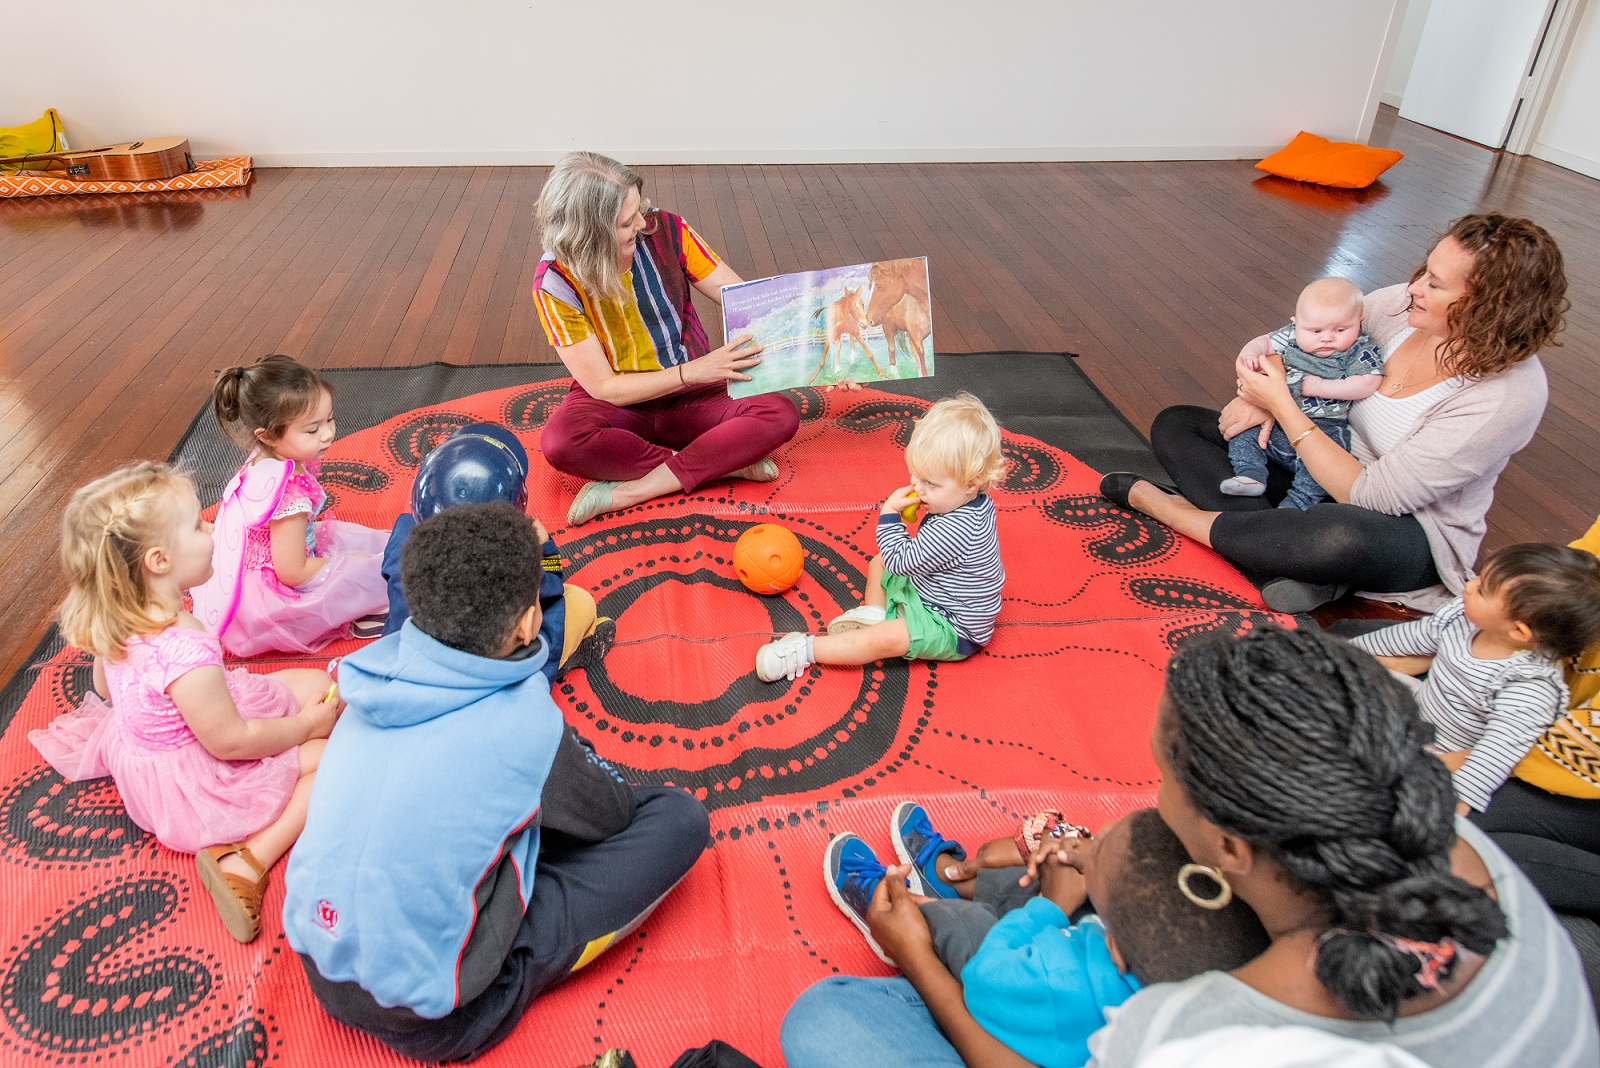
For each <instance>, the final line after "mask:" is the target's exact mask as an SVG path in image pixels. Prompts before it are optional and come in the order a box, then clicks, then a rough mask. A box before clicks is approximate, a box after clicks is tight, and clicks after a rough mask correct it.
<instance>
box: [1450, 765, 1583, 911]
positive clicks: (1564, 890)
mask: <svg viewBox="0 0 1600 1068" xmlns="http://www.w3.org/2000/svg"><path fill="white" fill-rule="evenodd" d="M1472 822H1473V823H1476V824H1477V825H1478V827H1479V828H1480V829H1481V830H1483V831H1486V832H1488V834H1489V837H1491V838H1493V839H1494V842H1495V845H1497V846H1499V847H1500V848H1501V849H1504V850H1505V851H1506V854H1507V855H1508V856H1509V857H1510V858H1511V859H1512V860H1514V861H1516V862H1517V867H1519V868H1521V869H1522V871H1523V873H1524V874H1526V875H1527V877H1528V879H1529V881H1530V882H1532V883H1533V885H1534V886H1536V887H1538V889H1539V893H1541V894H1543V895H1544V899H1545V900H1546V901H1547V902H1549V904H1550V907H1551V908H1553V909H1559V910H1560V911H1562V912H1577V913H1581V914H1582V915H1585V916H1588V917H1590V918H1591V919H1594V920H1600V800H1590V799H1587V798H1580V797H1563V796H1561V795H1560V794H1552V793H1549V792H1547V791H1544V790H1541V789H1539V788H1538V787H1537V786H1529V785H1528V784H1527V783H1525V782H1522V781H1521V780H1520V779H1507V780H1506V782H1505V784H1504V785H1503V786H1501V787H1500V789H1498V790H1496V791H1495V792H1494V798H1493V799H1492V800H1491V801H1490V802H1489V807H1488V809H1487V810H1485V811H1483V812H1474V813H1473V814H1472Z"/></svg>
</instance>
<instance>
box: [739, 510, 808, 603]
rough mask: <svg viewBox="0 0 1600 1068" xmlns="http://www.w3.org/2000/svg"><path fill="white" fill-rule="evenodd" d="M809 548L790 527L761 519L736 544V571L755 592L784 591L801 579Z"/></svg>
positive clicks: (748, 587) (743, 581)
mask: <svg viewBox="0 0 1600 1068" xmlns="http://www.w3.org/2000/svg"><path fill="white" fill-rule="evenodd" d="M805 564H806V551H805V550H804V549H802V548H800V539H799V538H797V537H795V536H794V533H793V532H792V531H790V530H789V528H788V527H780V526H778V525H777V524H776V523H758V524H756V525H755V526H753V527H751V528H750V529H749V530H747V531H745V532H744V533H743V534H741V535H739V540H738V541H737V542H735V543H734V546H733V573H734V574H735V575H737V576H739V581H740V582H742V583H744V584H745V587H746V588H747V589H749V590H751V591H752V592H754V593H782V592H783V591H784V590H786V589H788V588H789V587H791V586H793V585H794V584H795V583H796V582H798V581H800V572H801V571H803V570H804V569H805Z"/></svg>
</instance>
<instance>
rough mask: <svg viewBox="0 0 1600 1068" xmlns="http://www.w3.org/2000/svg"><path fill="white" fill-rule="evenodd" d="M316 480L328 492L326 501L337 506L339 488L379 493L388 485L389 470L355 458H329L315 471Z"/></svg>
mask: <svg viewBox="0 0 1600 1068" xmlns="http://www.w3.org/2000/svg"><path fill="white" fill-rule="evenodd" d="M317 481H318V482H321V483H322V488H323V489H325V490H326V491H327V493H328V503H329V505H331V506H332V507H335V508H337V507H338V506H339V490H340V489H351V490H354V491H355V492H357V493H380V492H382V491H383V490H385V489H387V488H388V487H389V472H387V471H385V470H384V469H383V468H381V467H376V466H374V465H373V464H364V463H360V462H359V461H356V460H329V461H326V462H324V463H323V465H322V470H321V471H319V472H318V473H317Z"/></svg>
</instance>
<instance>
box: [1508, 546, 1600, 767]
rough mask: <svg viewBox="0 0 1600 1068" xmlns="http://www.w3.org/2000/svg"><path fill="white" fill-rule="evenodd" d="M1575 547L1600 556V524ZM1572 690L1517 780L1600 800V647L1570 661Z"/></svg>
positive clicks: (1595, 646) (1569, 683) (1568, 679)
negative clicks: (1564, 708)
mask: <svg viewBox="0 0 1600 1068" xmlns="http://www.w3.org/2000/svg"><path fill="white" fill-rule="evenodd" d="M1572 547H1573V548H1574V549H1584V550H1587V551H1588V552H1591V553H1594V554H1595V555H1596V556H1600V519H1596V520H1595V523H1594V526H1592V527H1590V528H1589V532H1588V533H1587V534H1585V535H1584V536H1583V537H1581V538H1579V539H1578V540H1577V541H1575V542H1573V543H1572ZM1567 688H1568V689H1569V690H1570V691H1571V692H1572V699H1571V702H1570V703H1569V705H1568V707H1567V711H1566V712H1565V713H1564V714H1563V715H1562V716H1561V718H1560V719H1558V720H1556V722H1555V725H1554V726H1552V727H1551V728H1550V729H1549V730H1548V731H1545V733H1544V735H1543V736H1542V737H1541V738H1540V739H1539V741H1538V744H1536V745H1535V746H1534V747H1533V748H1532V749H1530V750H1529V751H1528V755H1527V756H1525V757H1523V758H1522V763H1520V764H1518V765H1517V766H1516V768H1515V769H1514V770H1513V771H1512V774H1513V775H1515V776H1516V777H1517V778H1519V779H1521V780H1522V781H1523V782H1525V783H1528V784H1529V785H1532V786H1537V787H1539V789H1541V790H1548V791H1549V792H1550V793H1553V794H1563V795H1565V796H1567V797H1586V798H1597V799H1600V715H1597V711H1596V697H1597V696H1600V645H1594V646H1591V647H1590V648H1589V650H1588V651H1587V652H1585V653H1584V654H1583V655H1582V656H1580V657H1578V658H1576V659H1575V660H1571V661H1568V663H1567Z"/></svg>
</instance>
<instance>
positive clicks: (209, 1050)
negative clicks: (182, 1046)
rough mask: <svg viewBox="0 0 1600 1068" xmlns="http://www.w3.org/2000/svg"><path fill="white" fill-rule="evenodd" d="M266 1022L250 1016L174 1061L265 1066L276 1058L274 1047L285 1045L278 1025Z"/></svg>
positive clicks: (206, 1067) (200, 1067) (218, 1067)
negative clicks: (278, 1032) (276, 1036)
mask: <svg viewBox="0 0 1600 1068" xmlns="http://www.w3.org/2000/svg"><path fill="white" fill-rule="evenodd" d="M270 1026H271V1032H270V1034H269V1031H268V1027H269V1025H268V1024H266V1023H263V1022H262V1021H261V1020H259V1019H257V1018H256V1017H254V1016H248V1017H246V1018H245V1019H243V1020H241V1021H239V1023H237V1024H235V1025H234V1026H233V1027H230V1028H228V1029H227V1030H226V1031H223V1032H221V1033H220V1034H214V1035H211V1036H210V1037H208V1038H205V1039H203V1040H201V1041H200V1043H199V1044H198V1045H196V1046H194V1047H192V1048H191V1049H190V1050H189V1051H188V1052H187V1053H184V1054H181V1055H180V1056H179V1057H178V1059H177V1060H176V1061H174V1062H173V1064H174V1066H175V1068H265V1065H266V1064H268V1063H269V1061H271V1060H273V1059H275V1057H274V1055H273V1053H272V1047H273V1046H281V1045H282V1044H283V1040H282V1039H275V1038H273V1037H272V1036H273V1035H276V1034H277V1031H278V1028H277V1026H276V1025H270Z"/></svg>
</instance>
